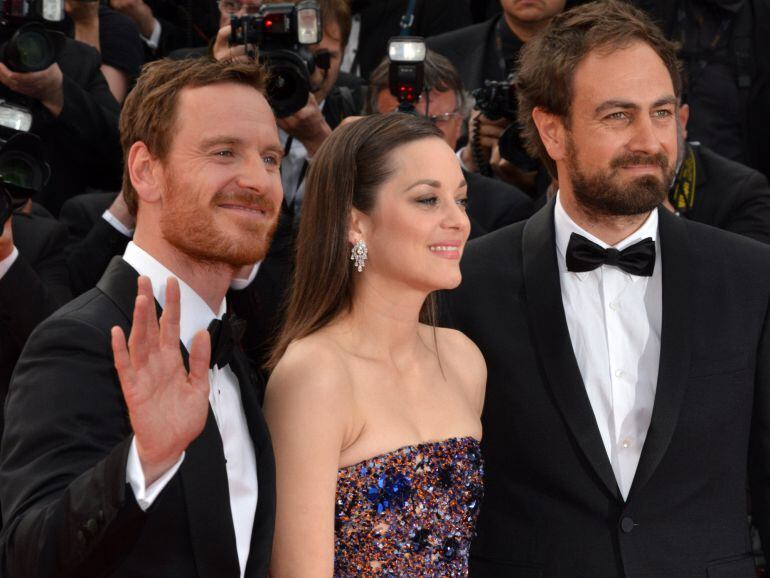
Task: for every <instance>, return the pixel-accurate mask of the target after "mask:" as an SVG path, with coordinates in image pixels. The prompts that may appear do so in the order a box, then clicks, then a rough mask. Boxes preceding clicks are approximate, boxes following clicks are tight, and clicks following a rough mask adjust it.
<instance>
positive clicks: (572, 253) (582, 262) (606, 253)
mask: <svg viewBox="0 0 770 578" xmlns="http://www.w3.org/2000/svg"><path fill="white" fill-rule="evenodd" d="M602 265H611V266H613V267H618V268H619V269H621V270H622V271H625V272H626V273H629V274H631V275H639V276H642V277H649V276H650V275H652V272H653V270H654V269H655V241H653V240H652V239H651V238H649V237H648V238H646V239H642V240H641V241H639V242H637V243H634V244H633V245H629V246H628V247H626V248H625V249H623V250H622V251H618V250H617V249H615V248H614V247H609V248H607V249H604V248H603V247H600V246H599V245H597V244H596V243H594V242H593V241H589V240H588V239H586V238H585V237H583V236H582V235H578V234H577V233H572V235H570V238H569V243H568V245H567V270H568V271H572V272H575V273H583V272H586V271H593V270H594V269H596V268H597V267H600V266H602Z"/></svg>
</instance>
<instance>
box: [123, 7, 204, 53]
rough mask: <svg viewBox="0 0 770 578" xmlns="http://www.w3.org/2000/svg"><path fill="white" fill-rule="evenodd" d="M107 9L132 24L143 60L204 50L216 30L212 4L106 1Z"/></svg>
mask: <svg viewBox="0 0 770 578" xmlns="http://www.w3.org/2000/svg"><path fill="white" fill-rule="evenodd" d="M109 5H110V8H113V9H114V10H117V11H118V12H121V13H123V14H125V15H126V16H128V17H129V18H131V19H132V20H133V21H134V22H135V23H136V26H137V28H138V29H139V34H140V36H141V38H142V40H143V41H144V45H145V56H146V59H147V60H155V59H157V58H163V57H164V56H166V55H168V54H169V53H170V52H172V51H173V50H177V49H179V48H188V47H193V46H208V44H209V41H210V40H211V39H212V38H214V36H215V35H216V33H217V29H218V26H217V22H218V21H219V11H218V10H217V2H216V0H109Z"/></svg>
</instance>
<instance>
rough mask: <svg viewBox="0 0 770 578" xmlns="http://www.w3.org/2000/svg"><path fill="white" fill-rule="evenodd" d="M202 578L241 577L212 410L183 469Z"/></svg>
mask: <svg viewBox="0 0 770 578" xmlns="http://www.w3.org/2000/svg"><path fill="white" fill-rule="evenodd" d="M179 476H180V479H181V482H182V490H183V493H184V499H185V506H186V507H187V519H188V521H189V527H190V538H191V540H192V545H193V554H194V556H195V565H196V567H197V569H198V575H199V576H221V577H223V578H225V577H233V578H235V577H237V576H240V567H239V564H238V556H237V548H236V545H235V530H234V529H233V518H232V514H231V512H230V491H229V489H228V485H227V470H226V469H225V458H224V450H223V449H222V438H221V437H220V436H219V428H218V427H217V423H216V420H215V419H214V413H213V412H212V411H211V408H209V415H208V419H207V420H206V426H205V427H204V428H203V433H201V435H199V436H198V437H197V438H196V439H195V440H194V441H193V442H192V443H191V444H190V445H189V446H188V448H187V450H186V452H185V458H184V462H182V466H181V467H180V468H179Z"/></svg>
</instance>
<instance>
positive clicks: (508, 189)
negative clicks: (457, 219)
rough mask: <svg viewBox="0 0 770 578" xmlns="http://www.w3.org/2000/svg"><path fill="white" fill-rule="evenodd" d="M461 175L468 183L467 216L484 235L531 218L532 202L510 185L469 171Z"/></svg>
mask: <svg viewBox="0 0 770 578" xmlns="http://www.w3.org/2000/svg"><path fill="white" fill-rule="evenodd" d="M463 175H464V176H465V181H466V182H467V183H468V216H469V217H471V219H472V220H473V221H476V223H478V224H479V225H480V226H481V227H482V228H483V229H484V230H485V232H491V231H496V230H497V229H499V228H501V227H504V226H505V225H510V224H511V223H516V222H518V221H523V220H524V219H528V218H529V217H530V216H531V215H532V213H533V210H532V199H531V198H530V197H529V196H528V195H527V194H526V193H523V192H522V191H520V190H519V189H517V188H516V187H514V186H513V185H509V184H508V183H504V182H502V181H499V180H497V179H492V178H490V177H485V176H484V175H480V174H478V173H474V172H471V171H466V170H463ZM476 236H478V235H476ZM474 237H475V236H474V235H472V238H474Z"/></svg>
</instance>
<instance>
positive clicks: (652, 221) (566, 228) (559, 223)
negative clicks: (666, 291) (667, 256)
mask: <svg viewBox="0 0 770 578" xmlns="http://www.w3.org/2000/svg"><path fill="white" fill-rule="evenodd" d="M553 221H554V227H555V229H556V249H557V251H558V254H559V269H560V270H561V271H566V270H567V269H566V261H567V257H566V255H567V245H568V244H569V238H570V236H571V235H572V233H577V234H578V235H582V236H583V237H585V238H586V239H588V240H589V241H593V242H594V243H596V244H597V245H599V246H600V247H602V248H603V249H607V248H609V247H610V245H608V244H607V243H605V242H604V241H602V240H601V239H599V238H598V237H595V236H594V235H592V234H591V233H589V232H588V231H586V230H585V229H583V228H582V227H581V226H580V225H578V224H577V223H576V222H575V221H573V220H572V217H570V216H569V215H568V214H567V211H565V210H564V207H563V206H562V204H561V198H560V193H559V192H557V193H556V205H555V207H554V211H553ZM647 238H651V239H652V240H653V241H657V240H658V211H657V210H652V211H650V214H649V216H648V217H647V219H646V220H645V221H644V223H643V224H642V226H641V227H639V228H638V229H637V230H636V231H634V232H633V233H631V234H630V235H629V236H628V237H626V238H625V239H623V240H622V241H620V242H619V243H616V244H615V245H613V246H614V247H615V249H617V250H618V251H622V250H623V249H625V248H626V247H628V246H629V245H632V244H634V243H636V242H637V241H641V240H642V239H647ZM656 249H657V248H656ZM589 273H590V271H588V272H585V273H573V274H574V275H577V276H578V278H579V279H583V278H584V277H585V276H586V275H588V274H589ZM630 277H633V278H634V280H636V279H638V277H636V276H634V275H631V276H630Z"/></svg>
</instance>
